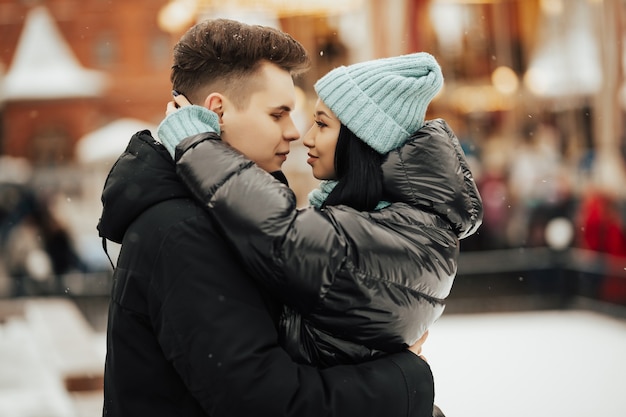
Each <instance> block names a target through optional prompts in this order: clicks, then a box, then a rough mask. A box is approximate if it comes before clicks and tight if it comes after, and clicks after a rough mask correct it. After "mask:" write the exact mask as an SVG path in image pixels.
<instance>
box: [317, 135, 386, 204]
mask: <svg viewBox="0 0 626 417" xmlns="http://www.w3.org/2000/svg"><path fill="white" fill-rule="evenodd" d="M382 162H383V155H381V154H379V153H378V152H376V151H375V150H374V149H373V148H371V147H370V146H369V145H367V144H366V143H365V142H363V141H362V140H361V139H359V138H358V137H357V136H356V135H355V134H354V133H352V131H351V130H350V129H348V128H347V127H346V126H344V125H343V124H342V125H341V129H340V130H339V138H338V139H337V148H336V149H335V171H336V173H337V181H338V183H337V186H336V187H335V188H334V189H333V191H331V193H330V194H329V196H328V198H327V199H326V201H325V202H324V206H336V205H339V204H344V205H346V206H350V207H352V208H354V209H356V210H359V211H371V210H373V209H374V208H375V207H376V205H377V204H378V203H379V202H380V200H382V196H383V172H382V169H381V164H382Z"/></svg>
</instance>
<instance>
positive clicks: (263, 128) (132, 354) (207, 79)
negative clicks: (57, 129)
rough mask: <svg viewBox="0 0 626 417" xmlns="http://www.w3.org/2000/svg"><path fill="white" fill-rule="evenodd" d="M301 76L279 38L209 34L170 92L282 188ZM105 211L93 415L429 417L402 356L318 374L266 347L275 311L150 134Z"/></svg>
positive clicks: (136, 146)
mask: <svg viewBox="0 0 626 417" xmlns="http://www.w3.org/2000/svg"><path fill="white" fill-rule="evenodd" d="M307 67H308V58H307V55H306V52H305V51H304V49H303V48H302V46H301V45H300V44H299V43H297V42H296V41H295V40H293V39H292V38H291V37H290V36H289V35H287V34H284V33H282V32H280V31H277V30H274V29H270V28H265V27H260V26H248V25H244V24H241V23H238V22H233V21H228V20H212V21H205V22H202V23H200V24H198V25H196V26H195V27H193V28H192V29H190V30H189V31H188V32H187V33H186V34H185V35H184V36H183V37H182V38H181V40H180V41H179V43H178V44H177V46H176V48H175V53H174V66H173V70H172V82H173V85H174V88H175V89H176V90H178V91H180V92H181V93H184V94H185V95H186V96H187V97H188V98H189V99H190V100H191V101H192V103H194V104H197V105H200V106H204V107H207V108H210V109H211V110H213V112H214V113H212V112H208V113H211V116H210V117H216V118H219V125H220V130H221V137H222V139H223V140H224V141H225V142H227V143H228V144H230V145H231V146H233V147H234V148H236V149H238V150H239V151H241V152H242V153H243V154H245V155H246V156H247V157H249V158H250V159H252V160H253V161H254V162H256V163H257V164H258V165H259V166H260V167H262V168H263V169H265V170H266V171H268V172H270V173H274V175H275V176H277V177H278V178H281V177H282V178H284V177H283V176H282V175H281V174H280V168H281V165H282V163H283V162H284V161H285V159H286V156H287V153H288V152H289V144H290V142H291V141H293V140H296V139H298V137H299V133H298V131H297V129H296V127H295V126H294V124H293V121H292V120H291V117H290V111H291V109H293V108H294V104H295V103H294V101H295V91H294V87H293V80H292V75H296V74H298V73H299V72H302V71H304V70H305V69H306V68H307ZM207 167H208V168H210V161H207ZM103 204H104V209H103V213H102V217H101V219H100V223H99V225H98V229H99V231H100V234H101V236H102V237H104V238H107V239H109V240H112V241H115V242H121V243H122V249H121V252H120V255H119V258H118V263H117V267H116V269H115V275H114V278H115V282H114V287H113V290H112V300H111V304H110V309H109V326H108V331H107V359H106V367H105V387H104V389H105V391H104V395H105V401H104V415H106V416H140V415H141V416H143V415H146V416H151V417H152V416H161V415H163V416H166V415H167V416H171V415H176V416H212V417H217V416H228V417H236V416H250V415H256V416H299V417H306V416H316V417H318V416H352V415H354V416H360V417H366V416H377V417H379V416H383V415H384V416H389V417H393V416H429V415H431V413H432V410H433V395H434V394H433V381H432V374H431V372H430V368H429V367H428V365H427V364H426V363H425V362H424V361H423V360H422V359H420V358H419V357H418V356H417V355H416V354H415V353H413V352H411V351H405V352H401V353H397V354H393V355H389V356H387V357H385V358H383V359H379V360H376V361H371V362H368V363H364V364H360V365H354V366H338V367H334V368H329V369H325V370H318V369H315V368H313V367H309V366H304V365H299V364H296V363H294V362H293V361H292V360H291V359H290V358H289V356H288V355H287V354H286V352H285V351H284V350H283V349H281V347H280V346H279V344H278V336H277V330H276V321H277V317H278V312H279V309H280V306H279V305H278V304H277V303H276V301H275V300H274V299H272V297H271V294H267V293H265V292H264V291H263V290H262V289H260V288H259V287H257V286H256V284H255V283H254V282H253V280H252V279H251V278H250V277H249V276H248V274H247V273H246V272H245V270H244V268H243V266H242V264H241V262H240V261H239V260H238V259H237V255H236V253H235V252H234V251H233V250H232V249H231V248H230V247H229V246H228V244H227V243H226V240H224V239H223V238H222V237H221V236H220V234H219V233H218V231H217V230H218V229H217V228H216V226H215V225H214V223H213V222H212V221H211V220H210V218H209V217H208V215H207V213H205V211H204V209H203V208H202V207H201V206H199V205H198V204H197V203H195V202H194V200H193V198H192V196H191V195H190V194H189V192H188V191H187V190H186V188H185V187H184V186H183V184H182V183H181V182H180V181H179V180H178V178H177V176H176V172H175V169H174V163H173V161H172V158H171V157H170V155H169V154H168V151H167V150H166V149H165V147H164V146H163V145H161V144H160V143H159V142H157V141H155V140H154V139H153V138H152V136H151V135H150V132H148V131H143V132H139V133H137V134H136V135H135V136H134V137H133V138H132V139H131V142H130V144H129V146H128V148H127V150H126V152H125V153H124V154H123V155H122V156H121V157H120V159H119V160H118V162H117V163H116V164H115V166H114V167H113V168H112V171H111V173H110V174H109V177H108V179H107V183H106V185H105V188H104V192H103ZM412 349H414V351H415V352H417V351H418V350H419V344H418V345H416V346H415V347H412Z"/></svg>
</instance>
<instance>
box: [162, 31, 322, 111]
mask: <svg viewBox="0 0 626 417" xmlns="http://www.w3.org/2000/svg"><path fill="white" fill-rule="evenodd" d="M263 62H270V63H272V64H275V65H277V66H278V67H279V68H282V69H284V70H285V71H287V72H289V73H290V74H291V75H292V76H295V75H297V74H300V73H302V72H304V71H306V70H307V69H308V68H309V66H310V60H309V57H308V55H307V53H306V50H305V49H304V47H303V46H302V45H301V44H300V43H299V42H298V41H296V40H295V39H293V38H292V37H291V36H290V35H288V34H287V33H284V32H281V31H280V30H277V29H273V28H271V27H266V26H259V25H248V24H245V23H241V22H237V21H234V20H228V19H210V20H205V21H203V22H200V23H198V24H196V25H195V26H193V27H192V28H191V29H189V30H188V31H187V32H186V33H185V34H184V35H183V36H182V38H181V39H180V40H179V41H178V43H177V44H176V46H175V47H174V65H173V66H172V75H171V80H172V87H173V88H174V89H175V90H176V91H178V92H180V93H182V94H184V95H185V96H186V97H187V98H188V99H189V100H190V101H191V102H192V103H194V104H199V105H202V101H203V100H204V98H205V97H206V96H207V95H208V94H210V93H212V92H219V93H222V94H225V95H227V96H228V97H229V99H231V100H233V102H234V103H235V104H236V105H237V106H239V107H244V106H245V103H246V102H247V100H246V99H247V98H248V97H249V95H250V92H251V91H250V86H251V85H250V83H249V81H251V80H250V79H251V78H252V76H253V75H254V74H255V72H256V71H257V70H258V68H259V66H260V65H261V63H263Z"/></svg>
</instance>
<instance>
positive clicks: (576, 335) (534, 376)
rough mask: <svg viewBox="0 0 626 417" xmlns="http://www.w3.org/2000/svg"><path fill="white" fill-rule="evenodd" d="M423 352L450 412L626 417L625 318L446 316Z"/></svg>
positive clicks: (485, 416)
mask: <svg viewBox="0 0 626 417" xmlns="http://www.w3.org/2000/svg"><path fill="white" fill-rule="evenodd" d="M423 353H424V355H425V356H426V358H427V359H428V362H429V363H430V365H431V368H432V370H433V374H434V376H435V386H436V401H435V402H436V403H437V404H438V405H439V406H440V407H441V408H442V410H443V411H444V413H445V414H446V416H448V417H461V416H462V417H473V416H476V417H478V416H480V417H496V416H497V417H502V416H506V417H531V416H532V417H554V416H559V417H560V416H563V417H591V416H603V417H623V416H626V321H624V320H618V319H614V318H611V317H608V316H605V315H601V314H598V313H593V312H588V311H553V312H550V311H548V312H528V313H498V314H474V315H448V316H446V315H444V316H443V317H442V318H441V319H440V320H439V321H438V322H437V323H435V325H434V326H433V328H432V329H431V331H430V334H429V338H428V341H427V343H426V345H425V346H424V352H423Z"/></svg>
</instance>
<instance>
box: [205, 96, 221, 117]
mask: <svg viewBox="0 0 626 417" xmlns="http://www.w3.org/2000/svg"><path fill="white" fill-rule="evenodd" d="M223 104H224V97H223V96H222V95H221V94H220V93H211V94H209V95H208V96H207V98H206V99H205V100H204V107H206V108H207V109H209V110H211V111H212V112H215V113H217V115H218V116H219V118H220V123H221V122H222V115H223V114H224V110H223V108H222V107H223Z"/></svg>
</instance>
